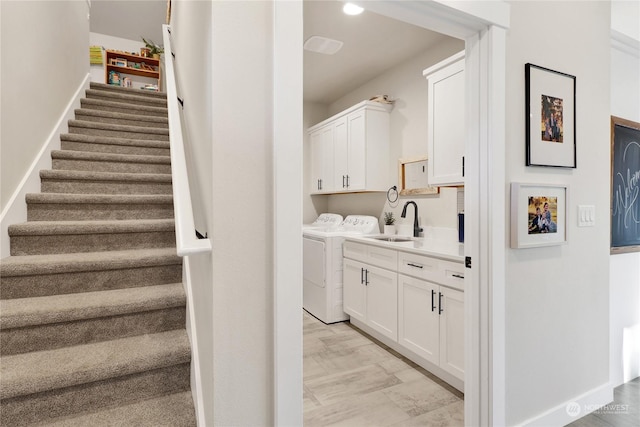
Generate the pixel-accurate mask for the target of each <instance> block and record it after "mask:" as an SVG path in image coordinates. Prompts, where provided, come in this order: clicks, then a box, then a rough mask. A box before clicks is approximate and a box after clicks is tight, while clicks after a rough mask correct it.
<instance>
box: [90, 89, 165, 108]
mask: <svg viewBox="0 0 640 427" xmlns="http://www.w3.org/2000/svg"><path fill="white" fill-rule="evenodd" d="M85 93H86V95H87V98H100V99H108V100H113V101H116V102H122V103H142V105H149V106H154V107H164V108H166V107H167V100H166V98H164V99H163V98H152V97H148V96H146V95H145V94H137V93H135V92H133V93H130V92H129V91H127V92H124V93H119V92H114V91H108V90H97V89H87V90H86V91H85Z"/></svg>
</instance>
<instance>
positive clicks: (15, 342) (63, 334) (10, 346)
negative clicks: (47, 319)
mask: <svg viewBox="0 0 640 427" xmlns="http://www.w3.org/2000/svg"><path fill="white" fill-rule="evenodd" d="M184 327H185V307H184V306H182V307H171V308H166V309H162V310H153V311H146V312H138V313H133V314H126V315H119V316H111V317H103V318H96V319H85V320H78V321H74V322H64V323H55V324H50V325H39V326H32V327H28V328H16V329H4V330H2V331H1V332H0V342H2V346H1V347H0V350H1V351H2V355H3V356H6V355H12V354H19V353H26V352H30V351H41V350H53V349H56V348H61V347H65V346H74V345H80V344H87V343H93V342H98V341H107V340H113V339H118V338H125V337H132V336H135V335H144V334H153V333H156V332H164V331H170V330H174V329H184Z"/></svg>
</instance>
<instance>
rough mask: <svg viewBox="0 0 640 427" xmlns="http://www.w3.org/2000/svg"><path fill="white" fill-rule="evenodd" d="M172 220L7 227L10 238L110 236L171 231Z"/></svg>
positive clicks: (32, 223)
mask: <svg viewBox="0 0 640 427" xmlns="http://www.w3.org/2000/svg"><path fill="white" fill-rule="evenodd" d="M174 229H175V221H174V220H173V219H135V220H134V219H131V220H113V221H27V222H23V223H21V224H12V225H10V226H9V235H10V236H37V235H57V234H89V233H91V234H110V233H143V232H151V231H173V230H174Z"/></svg>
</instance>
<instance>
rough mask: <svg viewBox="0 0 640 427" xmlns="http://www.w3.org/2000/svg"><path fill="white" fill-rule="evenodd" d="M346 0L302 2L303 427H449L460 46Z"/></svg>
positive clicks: (459, 381) (459, 369)
mask: <svg viewBox="0 0 640 427" xmlns="http://www.w3.org/2000/svg"><path fill="white" fill-rule="evenodd" d="M343 5H344V3H342V2H305V3H304V19H305V21H304V40H305V42H306V43H305V52H304V110H303V120H304V123H303V127H304V129H305V140H304V149H303V154H304V163H303V176H304V181H303V191H304V196H303V222H304V224H305V225H304V226H303V252H304V253H303V257H304V261H303V264H304V266H303V270H304V272H303V276H304V277H303V279H304V280H303V281H304V284H303V300H304V301H303V307H304V309H305V311H304V312H303V316H304V323H303V326H304V338H303V339H304V350H303V355H304V359H303V367H304V421H305V425H329V424H333V423H336V422H343V423H344V422H346V423H349V422H352V423H355V424H354V425H365V424H367V422H368V423H369V425H372V424H371V423H375V424H376V425H391V424H394V423H396V422H425V423H428V422H429V420H430V419H431V418H430V417H445V418H446V419H450V421H452V425H456V424H460V425H462V424H463V414H464V401H463V393H462V391H463V390H464V375H463V374H464V372H463V367H464V357H463V344H462V342H463V336H464V330H463V329H462V328H463V325H464V305H463V301H464V297H463V295H464V294H463V292H462V291H463V288H462V285H463V283H464V265H463V254H464V251H463V243H462V242H463V240H464V229H463V223H464V220H463V218H464V217H463V212H464V176H463V173H464V172H463V168H464V159H463V157H464V152H463V150H464V144H455V143H453V142H452V141H455V140H461V141H463V139H462V138H463V136H462V135H463V132H464V104H463V102H464V72H463V69H462V68H460V67H463V65H464V48H465V43H464V41H463V40H459V39H455V38H451V37H448V36H445V35H442V34H439V33H435V32H432V31H428V30H426V29H424V28H420V27H416V26H412V25H410V24H407V23H403V22H399V21H396V20H393V19H391V18H387V17H384V16H381V15H376V14H375V13H373V12H367V11H365V12H364V13H362V14H360V15H355V16H353V15H347V14H345V12H343V10H342V7H343ZM435 94H437V95H438V96H434V95H435ZM461 97H462V98H461ZM434 111H438V112H439V113H436V114H434ZM434 139H435V142H434ZM434 166H435V167H434ZM430 168H431V169H430ZM366 235H369V236H371V235H375V237H376V238H371V237H363V236H366ZM352 283H353V284H352ZM372 285H373V286H372ZM376 285H378V289H380V290H381V292H379V293H376V292H377V291H374V289H376ZM445 319H446V320H445ZM434 328H435V329H434ZM434 343H435V344H434ZM440 347H442V348H440ZM447 352H449V353H447ZM356 397H357V399H356ZM353 399H356V400H358V403H356V401H355V400H353ZM381 420H384V421H381Z"/></svg>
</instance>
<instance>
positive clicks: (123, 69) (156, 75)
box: [104, 49, 160, 87]
mask: <svg viewBox="0 0 640 427" xmlns="http://www.w3.org/2000/svg"><path fill="white" fill-rule="evenodd" d="M105 55H106V58H105V64H106V65H105V67H104V76H105V77H104V81H105V83H107V84H109V72H110V71H114V72H117V73H120V74H129V75H134V76H140V77H149V78H152V79H156V80H157V85H158V87H160V60H159V59H153V58H145V57H144V56H140V55H135V54H131V53H127V52H121V51H117V50H108V49H107V50H105Z"/></svg>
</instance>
